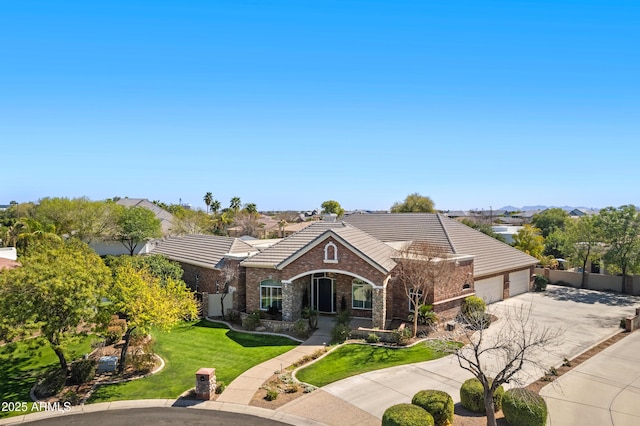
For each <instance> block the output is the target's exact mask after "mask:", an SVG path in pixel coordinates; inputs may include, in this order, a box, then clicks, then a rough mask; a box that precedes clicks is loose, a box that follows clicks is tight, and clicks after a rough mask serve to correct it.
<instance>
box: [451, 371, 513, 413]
mask: <svg viewBox="0 0 640 426" xmlns="http://www.w3.org/2000/svg"><path fill="white" fill-rule="evenodd" d="M503 394H504V388H503V387H502V386H500V387H498V389H496V390H495V392H494V393H493V410H494V411H499V410H500V408H502V395H503ZM460 403H461V404H462V406H463V407H464V408H466V409H467V410H469V411H473V412H475V413H486V410H485V409H484V388H483V387H482V383H480V380H478V379H476V378H475V377H474V378H472V379H469V380H467V381H465V382H464V383H463V384H462V387H461V388H460Z"/></svg>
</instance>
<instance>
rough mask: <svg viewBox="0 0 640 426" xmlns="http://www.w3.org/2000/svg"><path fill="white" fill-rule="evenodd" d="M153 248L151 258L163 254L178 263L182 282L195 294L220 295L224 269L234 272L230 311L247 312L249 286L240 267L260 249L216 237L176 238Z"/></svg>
mask: <svg viewBox="0 0 640 426" xmlns="http://www.w3.org/2000/svg"><path fill="white" fill-rule="evenodd" d="M153 244H154V247H153V248H152V250H151V252H150V254H162V255H164V256H166V257H167V258H169V259H171V260H173V261H176V262H178V263H179V264H180V266H182V269H183V271H184V274H183V280H184V281H185V282H186V283H187V285H188V286H189V287H190V288H191V289H192V290H194V291H196V292H201V293H209V294H219V293H220V292H221V291H224V289H223V288H222V287H223V286H224V283H225V276H224V268H225V267H227V268H231V269H232V270H233V271H234V273H235V278H234V279H233V280H232V282H231V283H230V284H229V293H232V294H233V296H232V297H231V298H229V303H228V305H227V307H228V308H232V309H235V310H238V309H243V308H244V305H245V288H246V286H245V285H244V271H243V270H241V268H239V263H240V261H241V260H243V259H246V258H247V257H249V256H252V255H254V254H256V253H258V249H256V248H254V247H253V246H251V245H250V244H247V243H246V242H245V241H243V240H241V239H239V238H229V237H220V236H216V235H184V236H173V237H167V238H164V239H162V240H158V241H155V242H154V243H153ZM239 283H242V285H240V284H239ZM207 303H208V300H207ZM207 311H208V310H207Z"/></svg>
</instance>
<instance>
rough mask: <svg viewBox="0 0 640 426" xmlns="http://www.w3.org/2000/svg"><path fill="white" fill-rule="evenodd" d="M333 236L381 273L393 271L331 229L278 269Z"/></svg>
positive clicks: (286, 260) (277, 267) (285, 261)
mask: <svg viewBox="0 0 640 426" xmlns="http://www.w3.org/2000/svg"><path fill="white" fill-rule="evenodd" d="M331 237H333V238H334V239H335V240H336V241H338V242H339V243H340V244H342V245H343V246H345V247H347V248H348V249H349V251H351V252H352V253H353V254H355V255H357V256H358V257H360V258H361V259H362V260H364V261H365V262H367V263H368V264H369V265H371V266H373V267H374V268H376V269H377V270H378V271H380V272H381V273H383V274H385V275H386V274H388V273H389V272H391V271H387V270H386V269H385V268H384V267H383V266H382V265H379V264H378V263H377V262H374V261H373V260H372V259H371V258H370V257H369V256H366V255H364V254H363V253H362V252H361V251H360V250H358V249H356V248H355V247H354V246H353V245H352V244H349V243H348V242H347V241H346V240H345V239H344V238H342V237H341V236H339V235H338V234H336V233H335V232H333V231H332V230H331V229H329V230H327V231H325V232H324V233H323V234H320V235H319V236H318V237H316V239H315V240H312V241H309V242H308V243H307V245H306V246H304V247H302V248H301V249H298V251H296V252H295V253H294V254H292V255H291V256H289V257H288V258H286V259H285V260H283V261H282V262H280V263H279V264H278V265H277V266H276V269H279V270H282V269H284V268H286V267H287V265H289V264H291V263H292V262H293V261H295V260H297V259H299V258H300V257H302V256H303V255H304V254H306V253H307V252H309V251H310V250H311V249H313V248H314V247H317V246H318V245H320V244H321V243H322V242H323V241H325V240H327V239H328V238H331Z"/></svg>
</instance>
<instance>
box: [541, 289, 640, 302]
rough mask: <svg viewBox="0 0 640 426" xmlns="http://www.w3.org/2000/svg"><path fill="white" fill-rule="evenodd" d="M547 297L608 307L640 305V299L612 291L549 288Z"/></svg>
mask: <svg viewBox="0 0 640 426" xmlns="http://www.w3.org/2000/svg"><path fill="white" fill-rule="evenodd" d="M544 295H545V297H548V298H550V299H554V300H560V301H572V302H577V303H586V304H590V305H594V304H596V303H600V304H603V305H608V306H632V305H635V304H637V303H640V298H638V297H637V296H631V295H629V294H621V293H614V292H611V291H588V292H586V291H581V290H580V289H575V288H573V287H554V288H547V290H546V291H545V292H544Z"/></svg>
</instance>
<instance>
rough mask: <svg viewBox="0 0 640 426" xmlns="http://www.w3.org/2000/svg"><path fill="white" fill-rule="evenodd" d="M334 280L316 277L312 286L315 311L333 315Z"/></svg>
mask: <svg viewBox="0 0 640 426" xmlns="http://www.w3.org/2000/svg"><path fill="white" fill-rule="evenodd" d="M333 295H334V289H333V280H332V279H331V278H326V277H314V278H313V283H312V285H311V297H312V303H311V304H312V306H313V309H315V310H317V311H318V312H326V313H332V312H335V307H334V304H335V303H334V297H333Z"/></svg>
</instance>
